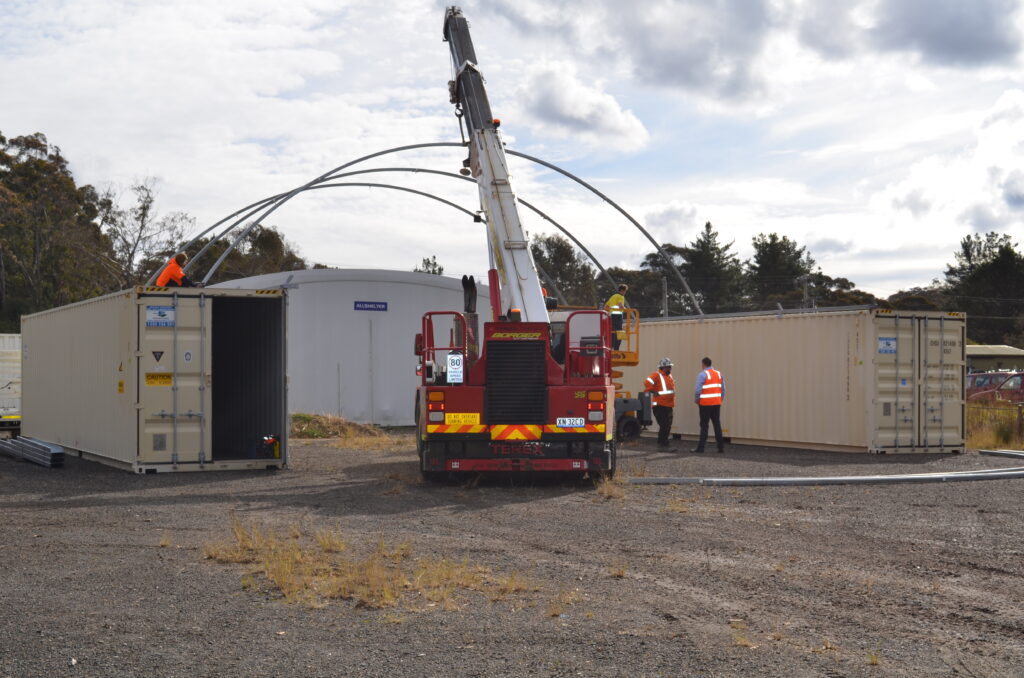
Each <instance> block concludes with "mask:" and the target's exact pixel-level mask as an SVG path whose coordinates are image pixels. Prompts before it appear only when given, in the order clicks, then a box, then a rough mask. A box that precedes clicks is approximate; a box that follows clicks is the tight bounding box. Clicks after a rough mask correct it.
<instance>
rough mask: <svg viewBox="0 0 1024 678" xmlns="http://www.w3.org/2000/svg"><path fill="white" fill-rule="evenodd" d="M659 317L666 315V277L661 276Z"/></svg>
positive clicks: (665, 316)
mask: <svg viewBox="0 0 1024 678" xmlns="http://www.w3.org/2000/svg"><path fill="white" fill-rule="evenodd" d="M661 317H662V318H667V317H668V278H666V277H665V276H661Z"/></svg>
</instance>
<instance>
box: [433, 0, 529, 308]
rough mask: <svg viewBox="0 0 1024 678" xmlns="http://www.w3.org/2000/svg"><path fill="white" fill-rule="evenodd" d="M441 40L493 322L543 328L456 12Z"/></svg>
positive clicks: (493, 127) (472, 55) (504, 167)
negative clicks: (460, 124)
mask: <svg viewBox="0 0 1024 678" xmlns="http://www.w3.org/2000/svg"><path fill="white" fill-rule="evenodd" d="M444 39H445V41H446V42H447V43H448V44H449V46H450V48H451V56H452V65H453V67H454V71H455V78H454V80H452V81H451V82H450V83H449V93H450V95H451V101H452V103H453V104H455V105H456V110H457V111H458V112H459V113H460V114H461V115H462V116H463V118H464V119H465V121H466V129H467V133H468V136H469V159H468V161H467V162H466V165H467V166H468V169H469V171H470V173H471V175H472V176H473V177H474V178H475V179H476V180H477V187H478V188H479V190H480V205H481V207H482V208H483V211H484V217H485V223H486V224H487V246H488V253H489V255H490V260H491V268H493V269H495V270H496V271H497V275H498V282H499V287H500V290H501V307H500V308H496V309H494V314H495V316H496V317H497V316H501V315H507V314H508V311H509V310H512V309H518V310H519V313H520V318H521V319H522V320H524V321H526V322H545V323H546V322H548V321H549V318H548V312H547V307H546V304H545V302H544V293H543V291H542V288H541V284H540V277H539V276H538V274H537V268H536V266H535V265H534V262H533V255H532V254H531V252H530V245H529V242H528V241H527V239H526V234H525V232H524V231H523V225H522V221H521V219H520V218H519V208H518V203H517V201H516V196H515V193H514V192H513V191H512V183H511V180H510V178H509V173H508V163H507V161H506V158H505V150H504V147H503V146H502V142H501V135H500V133H499V132H498V124H499V123H498V122H497V121H496V120H495V119H494V118H493V117H492V115H491V105H490V102H489V101H488V100H487V91H486V89H485V88H484V79H483V76H482V75H481V73H480V70H479V68H478V67H477V60H476V51H475V50H474V49H473V40H472V38H471V37H470V35H469V24H468V22H467V21H466V18H465V17H464V16H463V15H462V10H461V9H459V8H458V7H449V8H448V10H447V12H446V13H445V19H444Z"/></svg>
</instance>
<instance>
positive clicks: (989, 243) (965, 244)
mask: <svg viewBox="0 0 1024 678" xmlns="http://www.w3.org/2000/svg"><path fill="white" fill-rule="evenodd" d="M1005 247H1009V248H1011V249H1012V248H1013V243H1012V242H1011V240H1010V236H1008V235H1006V234H1002V235H1000V234H999V233H995V232H989V233H986V234H985V237H982V236H981V235H980V234H978V233H975V234H974V235H973V236H970V235H965V236H964V237H963V239H962V240H961V241H960V249H959V250H958V251H957V252H955V253H954V254H953V257H954V258H955V260H956V263H955V264H950V265H947V266H946V284H947V285H948V286H949V287H950V288H953V289H955V288H957V287H959V286H960V285H961V284H962V283H963V281H964V279H965V278H967V277H968V276H970V275H971V274H972V273H973V272H974V271H976V270H977V269H978V267H980V266H983V265H985V264H987V263H989V262H990V261H992V260H993V259H995V258H996V257H997V256H999V252H1000V250H1001V249H1003V248H1005Z"/></svg>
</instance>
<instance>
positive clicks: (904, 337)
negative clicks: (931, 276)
mask: <svg viewBox="0 0 1024 678" xmlns="http://www.w3.org/2000/svg"><path fill="white" fill-rule="evenodd" d="M964 328H965V319H964V316H963V315H962V314H946V313H919V312H888V311H884V310H880V309H856V310H829V311H821V312H818V313H785V314H782V315H779V314H768V313H766V314H741V315H723V316H707V317H705V318H704V319H692V318H687V319H673V320H654V321H647V322H643V323H642V324H641V331H640V356H641V365H640V366H639V367H637V368H626V369H624V370H623V382H624V385H625V386H626V388H627V389H637V388H638V387H639V386H640V384H641V382H642V381H643V379H644V377H645V376H646V375H647V374H649V373H650V372H652V371H653V370H654V369H656V367H657V362H658V359H659V358H661V357H669V358H672V360H673V361H674V362H675V368H674V370H673V375H674V376H675V378H676V388H677V391H678V395H677V398H676V412H675V419H674V424H673V432H674V433H679V434H684V435H686V436H695V435H696V434H697V433H698V429H699V427H698V409H697V406H696V405H695V404H694V403H693V391H694V382H695V380H696V375H697V373H698V372H699V371H700V369H701V364H700V361H701V358H703V357H704V356H708V357H710V358H712V360H713V361H714V364H715V367H716V368H718V369H720V370H721V371H722V373H723V375H724V378H725V383H726V399H725V404H724V405H723V407H722V424H723V428H724V429H725V434H726V436H729V437H731V438H732V439H733V440H734V441H735V442H747V443H753V444H768V445H785V446H794V447H808V448H822V449H840V450H872V451H893V452H896V451H935V452H938V451H947V452H948V451H959V450H962V449H963V411H964V409H963V405H964V401H963V370H964Z"/></svg>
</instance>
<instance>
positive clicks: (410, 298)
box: [216, 269, 490, 426]
mask: <svg viewBox="0 0 1024 678" xmlns="http://www.w3.org/2000/svg"><path fill="white" fill-rule="evenodd" d="M282 285H283V286H285V287H286V288H287V290H288V316H287V323H288V372H289V382H288V383H289V390H288V409H289V410H290V411H291V412H304V413H310V414H336V415H339V416H342V417H344V418H346V419H348V420H350V421H356V422H360V423H373V424H379V425H382V426H411V425H413V424H414V423H415V422H414V421H413V406H414V403H415V400H414V397H415V389H416V386H417V385H418V384H419V383H420V378H419V377H418V376H416V364H417V358H416V356H415V355H414V354H413V340H414V338H415V336H416V333H417V332H420V331H421V319H422V317H423V314H424V313H426V312H427V311H461V310H462V308H463V301H462V296H463V293H462V283H461V281H460V280H457V279H455V278H448V277H444V276H439V275H431V274H428V273H410V272H407V271H386V270H370V269H320V270H310V271H290V272H283V273H273V274H269V275H260V276H254V277H251V278H242V279H239V280H232V281H229V282H225V283H220V284H219V285H216V287H229V288H247V289H273V288H278V287H281V286H282ZM477 292H478V300H477V311H478V312H479V313H480V314H481V316H482V317H481V322H482V321H483V319H484V318H483V316H486V317H487V319H489V316H490V312H489V310H488V309H489V306H488V301H487V287H486V285H482V284H479V282H478V288H477ZM256 368H257V369H258V366H257V367H256Z"/></svg>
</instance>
